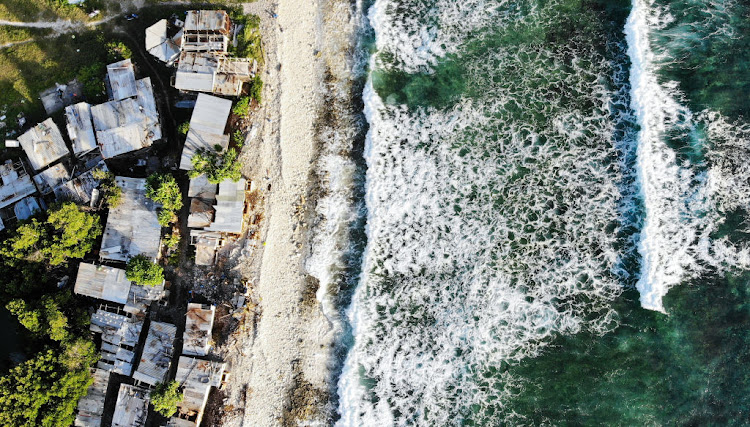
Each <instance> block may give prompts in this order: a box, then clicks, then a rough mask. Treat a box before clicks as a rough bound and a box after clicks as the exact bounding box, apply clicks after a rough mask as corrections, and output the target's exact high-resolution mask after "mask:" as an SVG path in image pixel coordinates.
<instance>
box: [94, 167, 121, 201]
mask: <svg viewBox="0 0 750 427" xmlns="http://www.w3.org/2000/svg"><path fill="white" fill-rule="evenodd" d="M91 175H92V176H93V177H94V179H96V180H98V181H99V192H100V194H101V195H102V198H103V199H104V203H106V204H107V206H108V207H109V208H110V209H112V208H116V207H117V206H119V205H120V202H121V201H122V188H120V186H119V185H117V183H116V182H115V174H113V173H112V172H109V171H105V170H104V169H100V168H97V169H94V170H93V171H92V172H91Z"/></svg>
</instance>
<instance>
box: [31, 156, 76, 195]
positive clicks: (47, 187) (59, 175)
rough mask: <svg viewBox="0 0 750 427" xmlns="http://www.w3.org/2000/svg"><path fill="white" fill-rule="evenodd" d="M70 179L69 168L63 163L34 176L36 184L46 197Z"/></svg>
mask: <svg viewBox="0 0 750 427" xmlns="http://www.w3.org/2000/svg"><path fill="white" fill-rule="evenodd" d="M69 179H70V173H68V168H66V167H65V165H63V164H62V163H58V164H56V165H54V166H51V167H49V168H47V169H45V170H43V171H41V172H39V173H38V174H36V175H34V183H35V184H36V187H37V188H38V189H39V192H41V193H42V194H44V195H47V194H49V193H51V192H52V191H53V190H54V189H55V188H57V187H59V186H61V185H62V184H64V183H65V181H67V180H69Z"/></svg>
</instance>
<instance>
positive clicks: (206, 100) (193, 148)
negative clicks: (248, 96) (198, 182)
mask: <svg viewBox="0 0 750 427" xmlns="http://www.w3.org/2000/svg"><path fill="white" fill-rule="evenodd" d="M231 110H232V101H230V100H228V99H223V98H217V97H215V96H211V95H206V94H204V93H201V94H199V95H198V99H197V100H196V102H195V109H194V110H193V115H192V116H191V117H190V130H189V131H188V134H187V138H186V139H185V146H184V148H183V149H182V157H181V159H180V169H183V170H190V169H192V168H193V164H192V159H193V156H194V155H195V153H196V152H197V151H198V150H200V149H207V150H213V149H214V147H215V146H220V147H221V148H222V150H223V149H226V148H227V147H228V146H229V135H224V128H225V127H226V123H227V119H228V118H229V112H230V111H231Z"/></svg>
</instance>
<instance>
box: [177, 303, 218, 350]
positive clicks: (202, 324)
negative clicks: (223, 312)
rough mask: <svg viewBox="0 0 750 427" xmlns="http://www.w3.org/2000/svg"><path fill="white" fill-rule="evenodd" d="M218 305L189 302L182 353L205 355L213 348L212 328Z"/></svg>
mask: <svg viewBox="0 0 750 427" xmlns="http://www.w3.org/2000/svg"><path fill="white" fill-rule="evenodd" d="M215 315H216V307H215V306H213V305H203V304H195V303H190V304H188V310H187V315H186V319H185V332H184V333H183V334H182V341H183V344H182V354H185V355H189V356H205V355H207V354H208V351H209V350H210V348H211V345H210V342H211V329H213V326H214V316H215Z"/></svg>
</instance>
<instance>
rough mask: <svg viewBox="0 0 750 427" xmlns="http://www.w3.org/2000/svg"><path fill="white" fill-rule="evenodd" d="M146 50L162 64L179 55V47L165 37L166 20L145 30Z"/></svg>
mask: <svg viewBox="0 0 750 427" xmlns="http://www.w3.org/2000/svg"><path fill="white" fill-rule="evenodd" d="M146 50H147V51H148V53H150V54H151V55H153V56H154V57H156V59H158V60H160V61H162V62H170V61H173V60H175V59H176V58H177V57H178V56H179V55H180V47H179V46H177V43H175V42H174V41H173V40H172V39H170V38H169V37H167V20H166V19H161V20H159V21H157V22H156V23H155V24H154V25H152V26H150V27H148V28H146Z"/></svg>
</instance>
